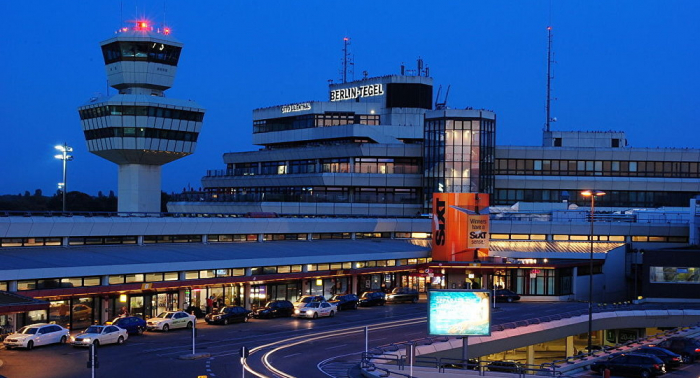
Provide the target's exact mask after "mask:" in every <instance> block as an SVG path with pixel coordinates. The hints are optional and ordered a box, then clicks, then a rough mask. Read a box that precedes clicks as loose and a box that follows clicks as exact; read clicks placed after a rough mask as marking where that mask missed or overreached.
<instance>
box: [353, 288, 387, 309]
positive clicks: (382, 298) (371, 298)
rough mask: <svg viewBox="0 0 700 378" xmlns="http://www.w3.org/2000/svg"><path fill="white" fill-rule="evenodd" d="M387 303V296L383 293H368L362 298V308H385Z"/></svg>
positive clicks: (360, 302)
mask: <svg viewBox="0 0 700 378" xmlns="http://www.w3.org/2000/svg"><path fill="white" fill-rule="evenodd" d="M384 303H386V294H384V293H382V292H381V291H366V292H364V293H362V296H361V297H360V301H359V304H360V306H364V307H367V306H384Z"/></svg>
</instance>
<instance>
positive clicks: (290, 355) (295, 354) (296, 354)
mask: <svg viewBox="0 0 700 378" xmlns="http://www.w3.org/2000/svg"><path fill="white" fill-rule="evenodd" d="M300 354H301V353H292V354H288V355H286V356H282V358H289V357H294V356H298V355H300Z"/></svg>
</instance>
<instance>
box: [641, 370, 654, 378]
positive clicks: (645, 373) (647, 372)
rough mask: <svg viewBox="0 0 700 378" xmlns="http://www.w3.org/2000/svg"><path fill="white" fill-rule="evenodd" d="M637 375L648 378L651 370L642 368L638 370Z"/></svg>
mask: <svg viewBox="0 0 700 378" xmlns="http://www.w3.org/2000/svg"><path fill="white" fill-rule="evenodd" d="M639 376H640V377H641V378H649V377H651V372H650V371H649V370H642V371H640V372H639Z"/></svg>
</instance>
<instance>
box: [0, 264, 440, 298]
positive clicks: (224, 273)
mask: <svg viewBox="0 0 700 378" xmlns="http://www.w3.org/2000/svg"><path fill="white" fill-rule="evenodd" d="M429 261H430V259H429V258H421V259H400V260H370V261H355V262H339V263H322V264H307V266H306V270H307V271H309V272H317V271H327V270H342V269H364V268H376V267H390V266H397V264H398V265H415V264H421V263H425V262H429ZM301 272H303V266H302V265H298V264H297V265H277V266H261V267H252V268H250V274H249V275H250V276H260V275H265V274H289V273H301ZM182 274H183V276H184V279H185V280H199V279H207V278H224V277H242V276H246V268H231V269H204V270H189V271H185V272H182ZM107 280H108V283H109V285H123V284H129V283H146V282H166V281H178V280H180V273H179V272H155V273H135V274H117V275H110V276H108V277H107ZM100 285H102V280H101V277H99V276H92V277H68V278H48V279H36V280H19V281H17V290H18V291H26V290H43V289H57V288H74V287H90V286H100ZM7 289H8V283H7V282H0V290H2V291H7Z"/></svg>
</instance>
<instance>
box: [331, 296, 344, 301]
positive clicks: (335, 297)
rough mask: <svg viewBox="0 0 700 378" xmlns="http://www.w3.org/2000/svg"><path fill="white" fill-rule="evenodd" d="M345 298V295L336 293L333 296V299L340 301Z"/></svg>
mask: <svg viewBox="0 0 700 378" xmlns="http://www.w3.org/2000/svg"><path fill="white" fill-rule="evenodd" d="M342 299H343V295H334V296H332V297H331V300H332V301H340V300H342Z"/></svg>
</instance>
